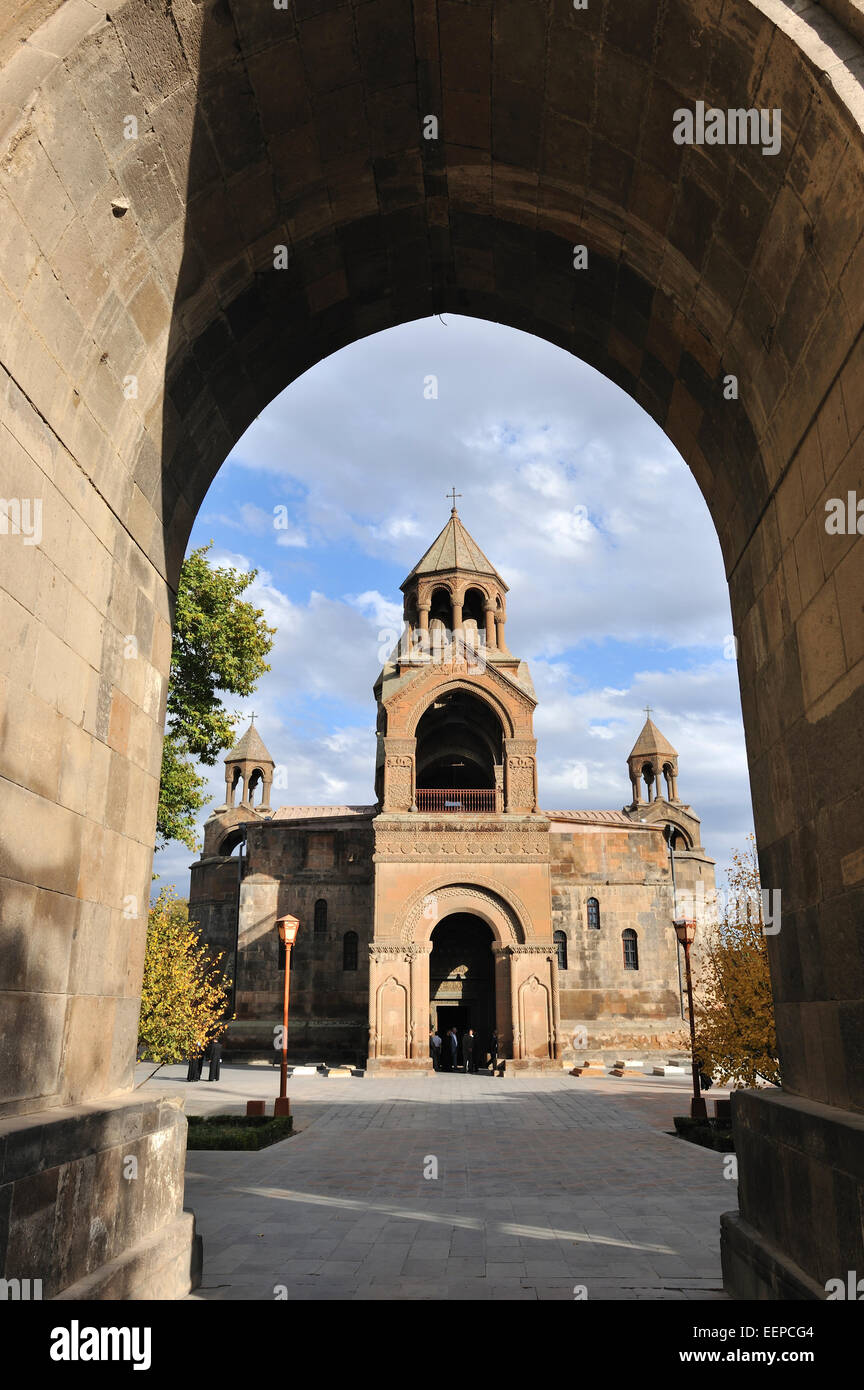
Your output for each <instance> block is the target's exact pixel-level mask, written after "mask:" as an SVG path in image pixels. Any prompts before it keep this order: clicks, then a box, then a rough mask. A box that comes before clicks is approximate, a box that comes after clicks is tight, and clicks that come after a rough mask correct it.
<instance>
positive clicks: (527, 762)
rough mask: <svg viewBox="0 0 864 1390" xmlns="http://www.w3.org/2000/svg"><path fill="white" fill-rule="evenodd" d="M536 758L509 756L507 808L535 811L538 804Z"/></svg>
mask: <svg viewBox="0 0 864 1390" xmlns="http://www.w3.org/2000/svg"><path fill="white" fill-rule="evenodd" d="M535 785H536V779H535V773H534V759H533V758H524V757H516V758H514V757H509V758H508V760H507V773H506V788H507V809H508V811H510V810H523V809H524V810H528V811H533V809H534V806H535V804H536V793H535Z"/></svg>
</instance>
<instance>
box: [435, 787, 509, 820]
mask: <svg viewBox="0 0 864 1390" xmlns="http://www.w3.org/2000/svg"><path fill="white" fill-rule="evenodd" d="M500 809H501V793H500V792H499V791H496V789H495V788H494V787H491V788H488V789H487V788H486V787H418V789H417V810H418V811H443V812H446V813H448V814H458V813H459V812H460V811H461V812H465V811H469V812H470V811H500Z"/></svg>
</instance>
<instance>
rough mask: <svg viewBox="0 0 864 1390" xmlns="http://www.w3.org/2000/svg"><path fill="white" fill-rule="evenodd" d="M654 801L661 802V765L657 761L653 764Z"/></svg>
mask: <svg viewBox="0 0 864 1390" xmlns="http://www.w3.org/2000/svg"><path fill="white" fill-rule="evenodd" d="M652 799H653V800H654V801H662V800H663V764H662V763H661V762H659V761H655V763H654V796H653V798H652Z"/></svg>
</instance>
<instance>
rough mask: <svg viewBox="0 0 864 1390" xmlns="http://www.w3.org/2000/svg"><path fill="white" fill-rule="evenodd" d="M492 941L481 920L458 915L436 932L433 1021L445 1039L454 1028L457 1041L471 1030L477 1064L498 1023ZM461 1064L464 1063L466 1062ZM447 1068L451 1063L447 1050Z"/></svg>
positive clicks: (431, 1003)
mask: <svg viewBox="0 0 864 1390" xmlns="http://www.w3.org/2000/svg"><path fill="white" fill-rule="evenodd" d="M493 941H494V937H493V934H492V931H491V929H490V928H489V927H488V926H487V925H486V923H485V922H483V921H482V920H481V919H480V918H479V917H474V916H472V915H471V914H469V913H466V912H454V913H453V914H452V915H451V916H449V917H445V918H444V919H443V920H442V921H441V922H439V923H438V925H437V927H436V928H435V930H434V931H433V932H432V954H431V956H430V959H429V1022H430V1025H432V1026H433V1027H437V1029H438V1032H439V1033H440V1035H441V1037H442V1038H443V1037H444V1036H445V1034H446V1033H447V1032H448V1031H449V1030H450V1029H451V1028H455V1029H456V1033H457V1036H458V1038H459V1041H460V1043H461V1041H462V1036H463V1034H464V1033H465V1032H466V1030H467V1029H468V1028H473V1029H474V1033H475V1036H476V1039H477V1041H476V1043H475V1045H474V1061H475V1065H477V1066H478V1067H482V1066H483V1065H484V1063H485V1061H486V1057H487V1055H488V1053H489V1043H490V1039H491V1037H492V1032H493V1029H494V1028H495V1027H496V1019H495V962H494V959H493V956H492V944H493ZM460 1060H461V1061H463V1062H464V1057H461V1054H460ZM444 1063H445V1065H447V1064H448V1063H449V1054H448V1052H447V1050H446V1048H445V1052H444Z"/></svg>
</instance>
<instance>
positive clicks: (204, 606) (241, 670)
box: [156, 541, 276, 849]
mask: <svg viewBox="0 0 864 1390" xmlns="http://www.w3.org/2000/svg"><path fill="white" fill-rule="evenodd" d="M210 544H211V545H212V541H211V543H210ZM209 549H210V546H209V545H205V546H201V547H200V548H199V549H198V550H193V551H191V552H190V554H189V555H187V556H186V559H185V560H184V561H183V566H182V569H181V571H180V582H179V584H178V586H177V606H176V611H175V615H174V640H173V646H172V649H171V674H170V677H169V685H168V711H167V724H166V731H165V742H164V745H163V750H162V775H161V778H160V782H159V812H158V815H157V819H156V836H157V842H156V843H157V848H159V849H161V848H162V846H163V845H165V844H166V843H167V842H168V841H169V840H180V841H181V842H182V843H183V844H184V845H186V846H187V847H188V848H189V849H195V816H196V814H197V812H198V811H200V809H201V807H202V806H204V805H206V803H207V802H208V801H209V800H210V798H209V797H208V796H207V795H206V794H205V792H204V788H205V786H206V779H205V778H204V777H202V776H200V774H199V773H198V772H197V770H196V768H195V760H196V759H197V760H198V761H199V762H201V763H204V764H205V766H209V767H212V766H213V764H214V763H215V762H216V759H217V758H218V756H219V754H220V753H221V752H222V750H223V749H225V748H230V747H231V745H232V744H233V742H234V725H235V719H234V718H233V717H232V716H230V715H229V714H228V713H227V712H226V710H225V709H224V707H223V705H222V701H221V699H220V697H219V692H228V693H230V694H232V695H251V694H252V691H253V690H254V689H255V686H256V684H257V682H258V680H259V679H260V677H261V676H262V675H263V674H264V672H265V671H269V670H270V667H269V665H268V664H267V662H266V661H265V660H264V658H265V657H266V656H267V654H268V653H269V651H270V649H271V648H272V646H273V637H274V634H275V632H276V629H275V628H273V627H268V626H267V624H266V623H265V621H264V613H263V611H262V610H261V609H260V608H254V607H253V606H252V604H251V603H248V602H247V601H246V600H244V599H243V598H241V595H242V594H243V593H245V591H246V590H247V589H248V587H249V585H250V584H251V583H252V581H253V580H254V579H255V577H256V575H257V573H258V571H257V570H248V571H246V572H241V571H239V570H234V569H229V568H227V567H223V568H216V569H214V568H213V566H211V565H210V564H209V563H208V561H207V558H206V556H207V551H208V550H209Z"/></svg>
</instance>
